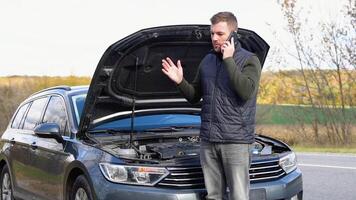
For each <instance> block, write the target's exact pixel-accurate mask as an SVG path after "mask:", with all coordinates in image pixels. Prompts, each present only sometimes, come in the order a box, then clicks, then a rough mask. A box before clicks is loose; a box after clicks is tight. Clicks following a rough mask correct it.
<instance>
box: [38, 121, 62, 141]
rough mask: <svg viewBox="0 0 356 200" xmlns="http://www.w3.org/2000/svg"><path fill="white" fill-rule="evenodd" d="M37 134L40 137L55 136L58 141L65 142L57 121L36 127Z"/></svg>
mask: <svg viewBox="0 0 356 200" xmlns="http://www.w3.org/2000/svg"><path fill="white" fill-rule="evenodd" d="M34 132H35V134H36V135H37V136H38V137H40V138H53V139H55V140H56V141H57V142H58V143H63V138H62V135H61V133H60V128H59V125H58V124H56V123H43V124H39V125H37V126H36V127H35V130H34Z"/></svg>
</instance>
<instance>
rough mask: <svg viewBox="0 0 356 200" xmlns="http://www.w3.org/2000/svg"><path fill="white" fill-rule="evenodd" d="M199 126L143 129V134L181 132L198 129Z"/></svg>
mask: <svg viewBox="0 0 356 200" xmlns="http://www.w3.org/2000/svg"><path fill="white" fill-rule="evenodd" d="M199 128H200V126H198V125H196V126H194V125H191V126H165V127H159V128H151V129H145V130H143V132H179V131H183V130H186V129H199Z"/></svg>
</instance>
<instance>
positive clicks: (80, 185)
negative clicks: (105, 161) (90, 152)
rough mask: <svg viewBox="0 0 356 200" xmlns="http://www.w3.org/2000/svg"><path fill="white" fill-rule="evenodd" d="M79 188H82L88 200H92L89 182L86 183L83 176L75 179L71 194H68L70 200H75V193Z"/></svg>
mask: <svg viewBox="0 0 356 200" xmlns="http://www.w3.org/2000/svg"><path fill="white" fill-rule="evenodd" d="M79 188H83V189H84V190H85V192H86V193H87V196H88V198H89V200H94V199H93V195H92V190H91V188H90V185H89V182H88V181H87V179H86V178H85V176H84V175H80V176H78V177H77V178H76V179H75V181H74V184H73V188H72V194H70V200H75V194H76V193H77V191H78V189H79Z"/></svg>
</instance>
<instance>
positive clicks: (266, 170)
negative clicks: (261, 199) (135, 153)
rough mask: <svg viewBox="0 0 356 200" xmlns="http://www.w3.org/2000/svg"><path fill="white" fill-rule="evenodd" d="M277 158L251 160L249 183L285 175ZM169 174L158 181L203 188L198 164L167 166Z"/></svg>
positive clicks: (163, 185) (162, 185)
mask: <svg viewBox="0 0 356 200" xmlns="http://www.w3.org/2000/svg"><path fill="white" fill-rule="evenodd" d="M278 163H279V161H278V160H272V161H258V162H252V164H251V168H250V181H251V183H257V182H266V181H271V180H275V179H278V178H280V177H282V176H284V175H285V172H284V171H283V169H282V168H281V167H280V166H279V164H278ZM167 169H168V170H169V172H170V174H169V175H168V176H167V177H166V178H164V179H163V180H162V181H161V182H159V183H158V186H160V187H169V188H181V189H187V188H204V177H203V171H202V169H201V167H200V166H185V167H168V168H167Z"/></svg>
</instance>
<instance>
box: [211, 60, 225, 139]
mask: <svg viewBox="0 0 356 200" xmlns="http://www.w3.org/2000/svg"><path fill="white" fill-rule="evenodd" d="M218 60H219V58H218V57H216V66H217V69H216V76H215V80H214V88H213V95H212V102H211V120H210V124H209V127H210V128H209V140H211V127H212V126H211V124H212V121H213V120H214V117H215V114H214V113H215V112H214V111H215V101H216V99H215V89H216V86H217V82H218V77H219V74H220V71H221V68H222V66H221V64H222V62H220V64H219V66H218Z"/></svg>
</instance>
